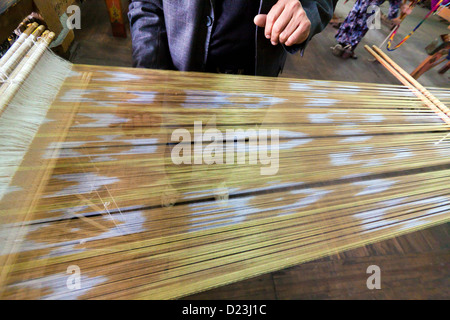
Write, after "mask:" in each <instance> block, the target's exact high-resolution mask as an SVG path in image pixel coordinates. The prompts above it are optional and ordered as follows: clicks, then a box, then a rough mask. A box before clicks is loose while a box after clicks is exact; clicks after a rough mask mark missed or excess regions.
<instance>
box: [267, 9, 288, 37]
mask: <svg viewBox="0 0 450 320" xmlns="http://www.w3.org/2000/svg"><path fill="white" fill-rule="evenodd" d="M291 20H292V11H291V10H286V9H285V10H283V11H282V12H281V14H280V16H279V17H278V18H277V19H276V20H275V23H274V24H273V27H272V34H271V37H270V41H271V42H272V44H274V45H275V44H278V43H279V42H280V34H281V33H282V32H283V31H284V29H285V28H286V26H287V25H288V24H289V22H290V21H291Z"/></svg>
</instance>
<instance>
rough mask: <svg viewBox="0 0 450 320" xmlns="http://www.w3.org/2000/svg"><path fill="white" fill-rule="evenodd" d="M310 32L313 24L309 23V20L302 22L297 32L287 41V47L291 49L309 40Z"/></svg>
mask: <svg viewBox="0 0 450 320" xmlns="http://www.w3.org/2000/svg"><path fill="white" fill-rule="evenodd" d="M310 30H311V22H309V20H307V21H304V22H302V23H301V24H300V26H299V27H298V28H297V30H295V31H294V33H293V34H292V35H291V36H290V37H289V39H288V40H287V41H286V43H285V45H286V46H288V47H289V46H292V45H294V44H300V43H302V42H304V41H305V40H306V39H308V36H309V33H310Z"/></svg>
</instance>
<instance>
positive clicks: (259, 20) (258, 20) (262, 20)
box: [253, 14, 267, 28]
mask: <svg viewBox="0 0 450 320" xmlns="http://www.w3.org/2000/svg"><path fill="white" fill-rule="evenodd" d="M266 19H267V14H258V15H257V16H256V17H255V19H254V20H253V22H255V24H256V25H257V26H258V27H261V28H264V27H265V26H266Z"/></svg>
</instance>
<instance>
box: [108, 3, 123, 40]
mask: <svg viewBox="0 0 450 320" xmlns="http://www.w3.org/2000/svg"><path fill="white" fill-rule="evenodd" d="M105 2H106V6H107V7H108V13H109V19H110V20H111V26H112V33H113V35H114V36H115V37H121V38H126V37H127V31H126V28H125V22H124V19H123V11H122V5H121V3H120V0H105Z"/></svg>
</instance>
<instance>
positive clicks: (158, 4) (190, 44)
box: [128, 0, 337, 76]
mask: <svg viewBox="0 0 450 320" xmlns="http://www.w3.org/2000/svg"><path fill="white" fill-rule="evenodd" d="M214 1H215V0H134V1H133V2H132V3H131V4H130V10H129V13H128V17H129V20H130V25H131V35H132V41H133V59H134V66H135V67H142V68H154V69H175V70H180V71H204V70H205V67H206V61H207V58H208V48H209V41H210V38H211V32H212V27H213V24H214V10H213V6H214ZM249 1H258V0H249ZM276 2H277V0H260V10H259V13H262V14H267V13H268V12H269V11H270V9H271V8H272V6H273V5H274V4H275V3H276ZM300 2H301V3H302V6H303V9H304V10H305V12H306V15H307V16H308V18H309V20H310V21H311V33H310V35H309V38H308V39H307V40H306V41H305V42H304V43H302V44H300V45H296V46H292V47H285V46H283V45H277V46H273V45H272V44H271V43H270V41H269V40H267V39H266V38H265V36H264V28H258V27H256V26H255V41H256V52H255V58H256V59H255V70H256V75H261V76H277V75H278V74H279V73H280V71H281V70H282V69H283V66H284V62H285V60H286V55H287V54H286V52H290V53H295V52H297V51H299V50H302V49H304V48H305V47H306V44H307V43H308V42H309V40H311V38H312V37H313V36H314V35H315V34H317V33H319V32H320V31H322V30H323V29H324V28H325V26H326V25H327V23H328V22H329V21H330V19H331V17H332V15H333V12H334V8H335V5H336V2H337V0H300Z"/></svg>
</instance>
